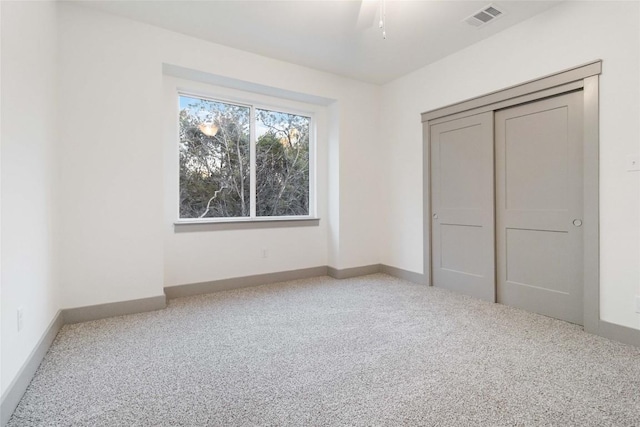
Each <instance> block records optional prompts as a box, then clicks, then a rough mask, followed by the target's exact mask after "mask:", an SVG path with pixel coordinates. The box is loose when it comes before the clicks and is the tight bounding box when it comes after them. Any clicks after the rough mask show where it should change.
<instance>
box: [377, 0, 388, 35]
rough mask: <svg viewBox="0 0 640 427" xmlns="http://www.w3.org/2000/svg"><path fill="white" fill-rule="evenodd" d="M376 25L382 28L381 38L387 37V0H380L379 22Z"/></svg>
mask: <svg viewBox="0 0 640 427" xmlns="http://www.w3.org/2000/svg"><path fill="white" fill-rule="evenodd" d="M378 27H379V28H380V29H381V30H382V38H383V39H385V40H386V39H387V2H386V0H380V22H379V23H378Z"/></svg>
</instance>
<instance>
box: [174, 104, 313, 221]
mask: <svg viewBox="0 0 640 427" xmlns="http://www.w3.org/2000/svg"><path fill="white" fill-rule="evenodd" d="M179 102H180V112H179V139H180V141H179V144H180V206H179V210H180V219H205V218H237V219H242V218H246V219H252V218H273V217H300V216H305V217H308V216H309V215H310V213H311V210H310V202H311V196H312V194H311V191H310V189H311V185H310V170H311V169H310V165H311V166H312V164H311V162H312V161H313V159H312V156H311V153H312V150H311V149H310V148H311V142H312V141H311V129H312V120H311V117H308V116H305V115H300V114H295V113H292V112H285V111H280V110H277V109H271V108H263V107H260V108H258V107H257V106H253V105H241V104H235V103H229V102H223V101H219V100H213V99H207V98H202V97H196V96H192V95H186V94H180V95H179Z"/></svg>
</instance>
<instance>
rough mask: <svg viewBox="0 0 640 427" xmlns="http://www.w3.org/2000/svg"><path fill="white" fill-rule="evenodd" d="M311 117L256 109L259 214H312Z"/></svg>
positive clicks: (257, 207)
mask: <svg viewBox="0 0 640 427" xmlns="http://www.w3.org/2000/svg"><path fill="white" fill-rule="evenodd" d="M310 121H311V120H310V118H309V117H304V116H297V115H294V114H287V113H280V112H277V111H269V110H259V109H257V110H256V122H257V123H256V137H257V138H258V140H257V145H256V215H257V216H287V215H309V124H310Z"/></svg>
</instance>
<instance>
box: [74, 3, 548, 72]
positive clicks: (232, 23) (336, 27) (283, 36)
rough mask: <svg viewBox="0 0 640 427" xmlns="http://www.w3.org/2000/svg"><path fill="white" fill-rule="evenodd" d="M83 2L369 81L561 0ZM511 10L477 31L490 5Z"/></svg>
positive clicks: (424, 60) (421, 62)
mask: <svg viewBox="0 0 640 427" xmlns="http://www.w3.org/2000/svg"><path fill="white" fill-rule="evenodd" d="M77 2H78V3H81V4H82V5H84V6H85V7H90V8H93V9H98V10H102V11H104V12H108V13H113V14H116V15H119V16H123V17H127V18H130V19H134V20H137V21H142V22H145V23H148V24H152V25H156V26H159V27H162V28H166V29H169V30H173V31H177V32H179V33H183V34H187V35H190V36H193V37H198V38H200V39H204V40H209V41H212V42H215V43H219V44H223V45H227V46H230V47H234V48H237V49H242V50H245V51H249V52H254V53H257V54H260V55H264V56H268V57H271V58H276V59H281V60H283V61H287V62H292V63H295V64H300V65H304V66H307V67H311V68H315V69H318V70H323V71H328V72H331V73H335V74H340V75H343V76H348V77H352V78H355V79H358V80H362V81H365V82H371V83H378V84H381V83H386V82H389V81H391V80H393V79H396V78H398V77H400V76H402V75H405V74H407V73H410V72H411V71H414V70H417V69H419V68H421V67H423V66H425V65H428V64H430V63H432V62H435V61H437V60H438V59H441V58H443V57H445V56H447V55H450V54H451V53H453V52H456V51H458V50H460V49H463V48H465V47H466V46H469V45H471V44H473V43H476V42H478V41H480V40H482V39H484V38H487V37H489V36H491V35H493V34H495V33H497V32H499V31H502V30H504V29H506V28H508V27H510V26H512V25H515V24H517V23H519V22H521V21H524V20H526V19H528V18H530V17H532V16H534V15H536V14H538V13H541V12H543V11H545V10H547V9H549V8H551V7H553V6H555V5H557V4H558V3H560V2H559V1H494V2H493V3H492V2H491V1H490V0H486V1H453V0H448V1H433V0H428V1H427V0H422V1H407V0H386V27H387V39H386V40H383V39H382V34H381V30H380V29H379V28H378V20H379V10H380V7H379V6H380V2H379V1H378V0H363V1H357V0H323V1H317V0H298V1H276V0H272V1H269V0H262V1H244V0H226V1H221V0H215V1H214V0H209V1H191V0H179V1H166V0H150V1H139V0H137V1H126V0H125V1H93V0H77ZM490 3H492V4H494V5H497V6H498V7H499V8H500V9H501V10H503V11H504V12H505V14H504V15H503V16H502V17H500V18H498V19H496V20H495V21H493V22H490V23H489V24H487V25H485V26H483V27H480V28H476V27H473V26H471V25H469V24H467V23H465V22H464V19H465V18H467V17H469V16H470V15H472V14H474V13H475V12H477V11H479V10H480V9H482V8H483V7H484V6H486V5H488V4H490Z"/></svg>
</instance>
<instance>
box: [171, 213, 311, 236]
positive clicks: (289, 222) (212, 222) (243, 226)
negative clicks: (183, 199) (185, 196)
mask: <svg viewBox="0 0 640 427" xmlns="http://www.w3.org/2000/svg"><path fill="white" fill-rule="evenodd" d="M319 224H320V218H309V217H304V218H260V219H256V218H253V219H222V220H221V219H205V220H200V219H196V220H191V219H188V220H178V221H176V222H174V223H173V230H174V232H176V233H191V232H198V231H214V230H254V229H261V228H291V227H315V226H318V225H319Z"/></svg>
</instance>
